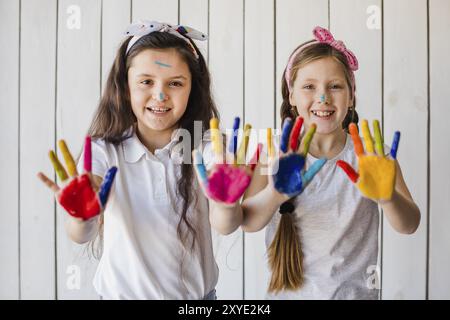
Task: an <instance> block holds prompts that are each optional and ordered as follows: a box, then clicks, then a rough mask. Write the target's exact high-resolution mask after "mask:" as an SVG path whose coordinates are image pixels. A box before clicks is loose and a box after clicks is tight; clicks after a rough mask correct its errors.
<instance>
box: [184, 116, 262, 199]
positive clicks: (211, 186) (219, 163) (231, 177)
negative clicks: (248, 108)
mask: <svg viewBox="0 0 450 320" xmlns="http://www.w3.org/2000/svg"><path fill="white" fill-rule="evenodd" d="M239 123H240V119H239V118H238V117H237V118H235V120H234V125H233V134H232V137H231V140H230V144H229V149H228V151H227V152H226V159H227V161H225V163H224V161H223V160H224V159H223V143H222V135H221V133H220V131H219V121H218V119H216V118H213V119H211V122H210V129H211V139H212V146H213V151H214V155H215V160H216V161H215V164H214V167H213V168H212V170H211V172H210V173H208V172H207V170H206V167H205V165H204V163H203V158H202V155H201V153H200V152H199V151H198V150H194V152H193V157H194V164H195V170H196V173H197V177H198V179H199V181H200V184H201V186H202V189H203V191H204V193H205V195H206V196H207V197H208V198H209V199H211V200H214V201H217V202H221V203H225V204H234V203H235V202H236V201H238V200H239V199H240V198H241V197H242V195H243V194H244V192H245V190H246V189H247V187H248V186H249V184H250V181H251V178H252V175H253V171H254V169H255V166H256V163H257V162H258V158H259V153H260V151H261V147H262V145H260V144H258V146H257V150H256V152H255V155H254V156H253V158H252V159H251V160H250V161H249V162H248V163H246V155H247V148H248V142H249V138H250V130H251V125H249V124H246V125H245V127H244V135H243V139H242V142H241V144H240V146H239V149H237V144H238V141H237V140H238V130H239Z"/></svg>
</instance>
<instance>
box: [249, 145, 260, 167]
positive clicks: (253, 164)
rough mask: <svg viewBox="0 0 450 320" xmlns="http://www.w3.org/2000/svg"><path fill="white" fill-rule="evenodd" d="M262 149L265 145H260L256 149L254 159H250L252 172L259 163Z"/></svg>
mask: <svg viewBox="0 0 450 320" xmlns="http://www.w3.org/2000/svg"><path fill="white" fill-rule="evenodd" d="M262 148H263V144H262V143H258V146H257V147H256V151H255V153H254V154H253V157H252V158H251V159H250V169H251V170H252V171H253V170H255V167H256V165H257V164H258V162H259V155H260V154H261V151H262Z"/></svg>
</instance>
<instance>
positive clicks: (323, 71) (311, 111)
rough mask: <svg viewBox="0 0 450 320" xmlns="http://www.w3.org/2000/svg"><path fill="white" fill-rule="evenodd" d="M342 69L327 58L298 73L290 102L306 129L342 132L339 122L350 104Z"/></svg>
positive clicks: (330, 58)
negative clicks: (314, 125) (314, 124)
mask: <svg viewBox="0 0 450 320" xmlns="http://www.w3.org/2000/svg"><path fill="white" fill-rule="evenodd" d="M343 68H344V67H343V66H342V65H341V64H340V63H339V62H338V61H336V60H335V59H334V58H332V57H326V58H321V59H318V60H315V61H312V62H309V63H307V64H306V65H304V66H303V67H301V68H299V69H298V70H297V76H296V78H295V81H294V83H293V86H292V91H291V93H290V95H289V102H290V104H291V105H292V106H296V107H297V111H298V113H299V115H300V116H302V117H303V118H304V120H305V125H306V126H307V127H309V126H310V125H311V124H312V123H316V124H317V130H316V133H320V134H329V133H334V132H336V131H337V130H342V121H343V120H344V118H345V116H346V114H347V111H348V108H349V107H351V106H352V105H353V103H352V99H351V92H350V88H349V86H348V83H347V81H346V78H345V72H344V69H343Z"/></svg>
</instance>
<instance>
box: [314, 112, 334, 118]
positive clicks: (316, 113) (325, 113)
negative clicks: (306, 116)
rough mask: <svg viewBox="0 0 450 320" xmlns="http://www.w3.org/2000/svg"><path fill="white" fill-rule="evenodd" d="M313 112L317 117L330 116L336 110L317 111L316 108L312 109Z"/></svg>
mask: <svg viewBox="0 0 450 320" xmlns="http://www.w3.org/2000/svg"><path fill="white" fill-rule="evenodd" d="M311 112H312V114H313V115H315V116H316V117H329V116H331V115H332V114H333V113H334V111H316V110H312V111H311Z"/></svg>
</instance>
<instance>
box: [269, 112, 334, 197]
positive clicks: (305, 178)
mask: <svg viewBox="0 0 450 320" xmlns="http://www.w3.org/2000/svg"><path fill="white" fill-rule="evenodd" d="M302 125H303V118H301V117H297V119H296V121H295V124H294V125H292V120H291V119H290V118H286V120H285V121H284V123H283V129H282V133H281V140H280V151H281V155H280V157H279V158H278V159H276V160H275V161H274V162H273V165H272V172H273V175H272V183H273V186H274V188H275V190H277V191H278V192H279V193H281V194H284V195H286V196H287V197H288V198H292V197H294V196H296V195H298V194H300V193H301V192H302V191H303V190H304V189H305V187H306V186H307V185H308V183H309V182H310V181H311V180H312V179H313V177H314V176H315V175H316V173H317V172H319V170H320V169H321V168H322V166H323V165H324V164H325V162H326V161H327V160H326V159H325V158H322V159H319V160H317V161H315V162H314V163H313V164H312V165H311V167H310V168H309V169H308V170H307V171H305V168H304V166H305V158H306V155H307V154H308V150H309V145H310V144H311V140H312V137H313V136H314V133H315V131H316V125H315V124H312V125H311V127H310V128H309V130H308V132H307V133H306V134H305V136H304V138H303V139H304V140H303V151H302V152H300V151H299V150H298V149H299V145H300V143H299V142H300V141H299V136H300V131H301V128H302ZM291 131H292V132H291ZM267 136H268V142H267V145H268V150H269V159H273V151H272V150H273V147H272V137H271V133H268V135H267Z"/></svg>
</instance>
